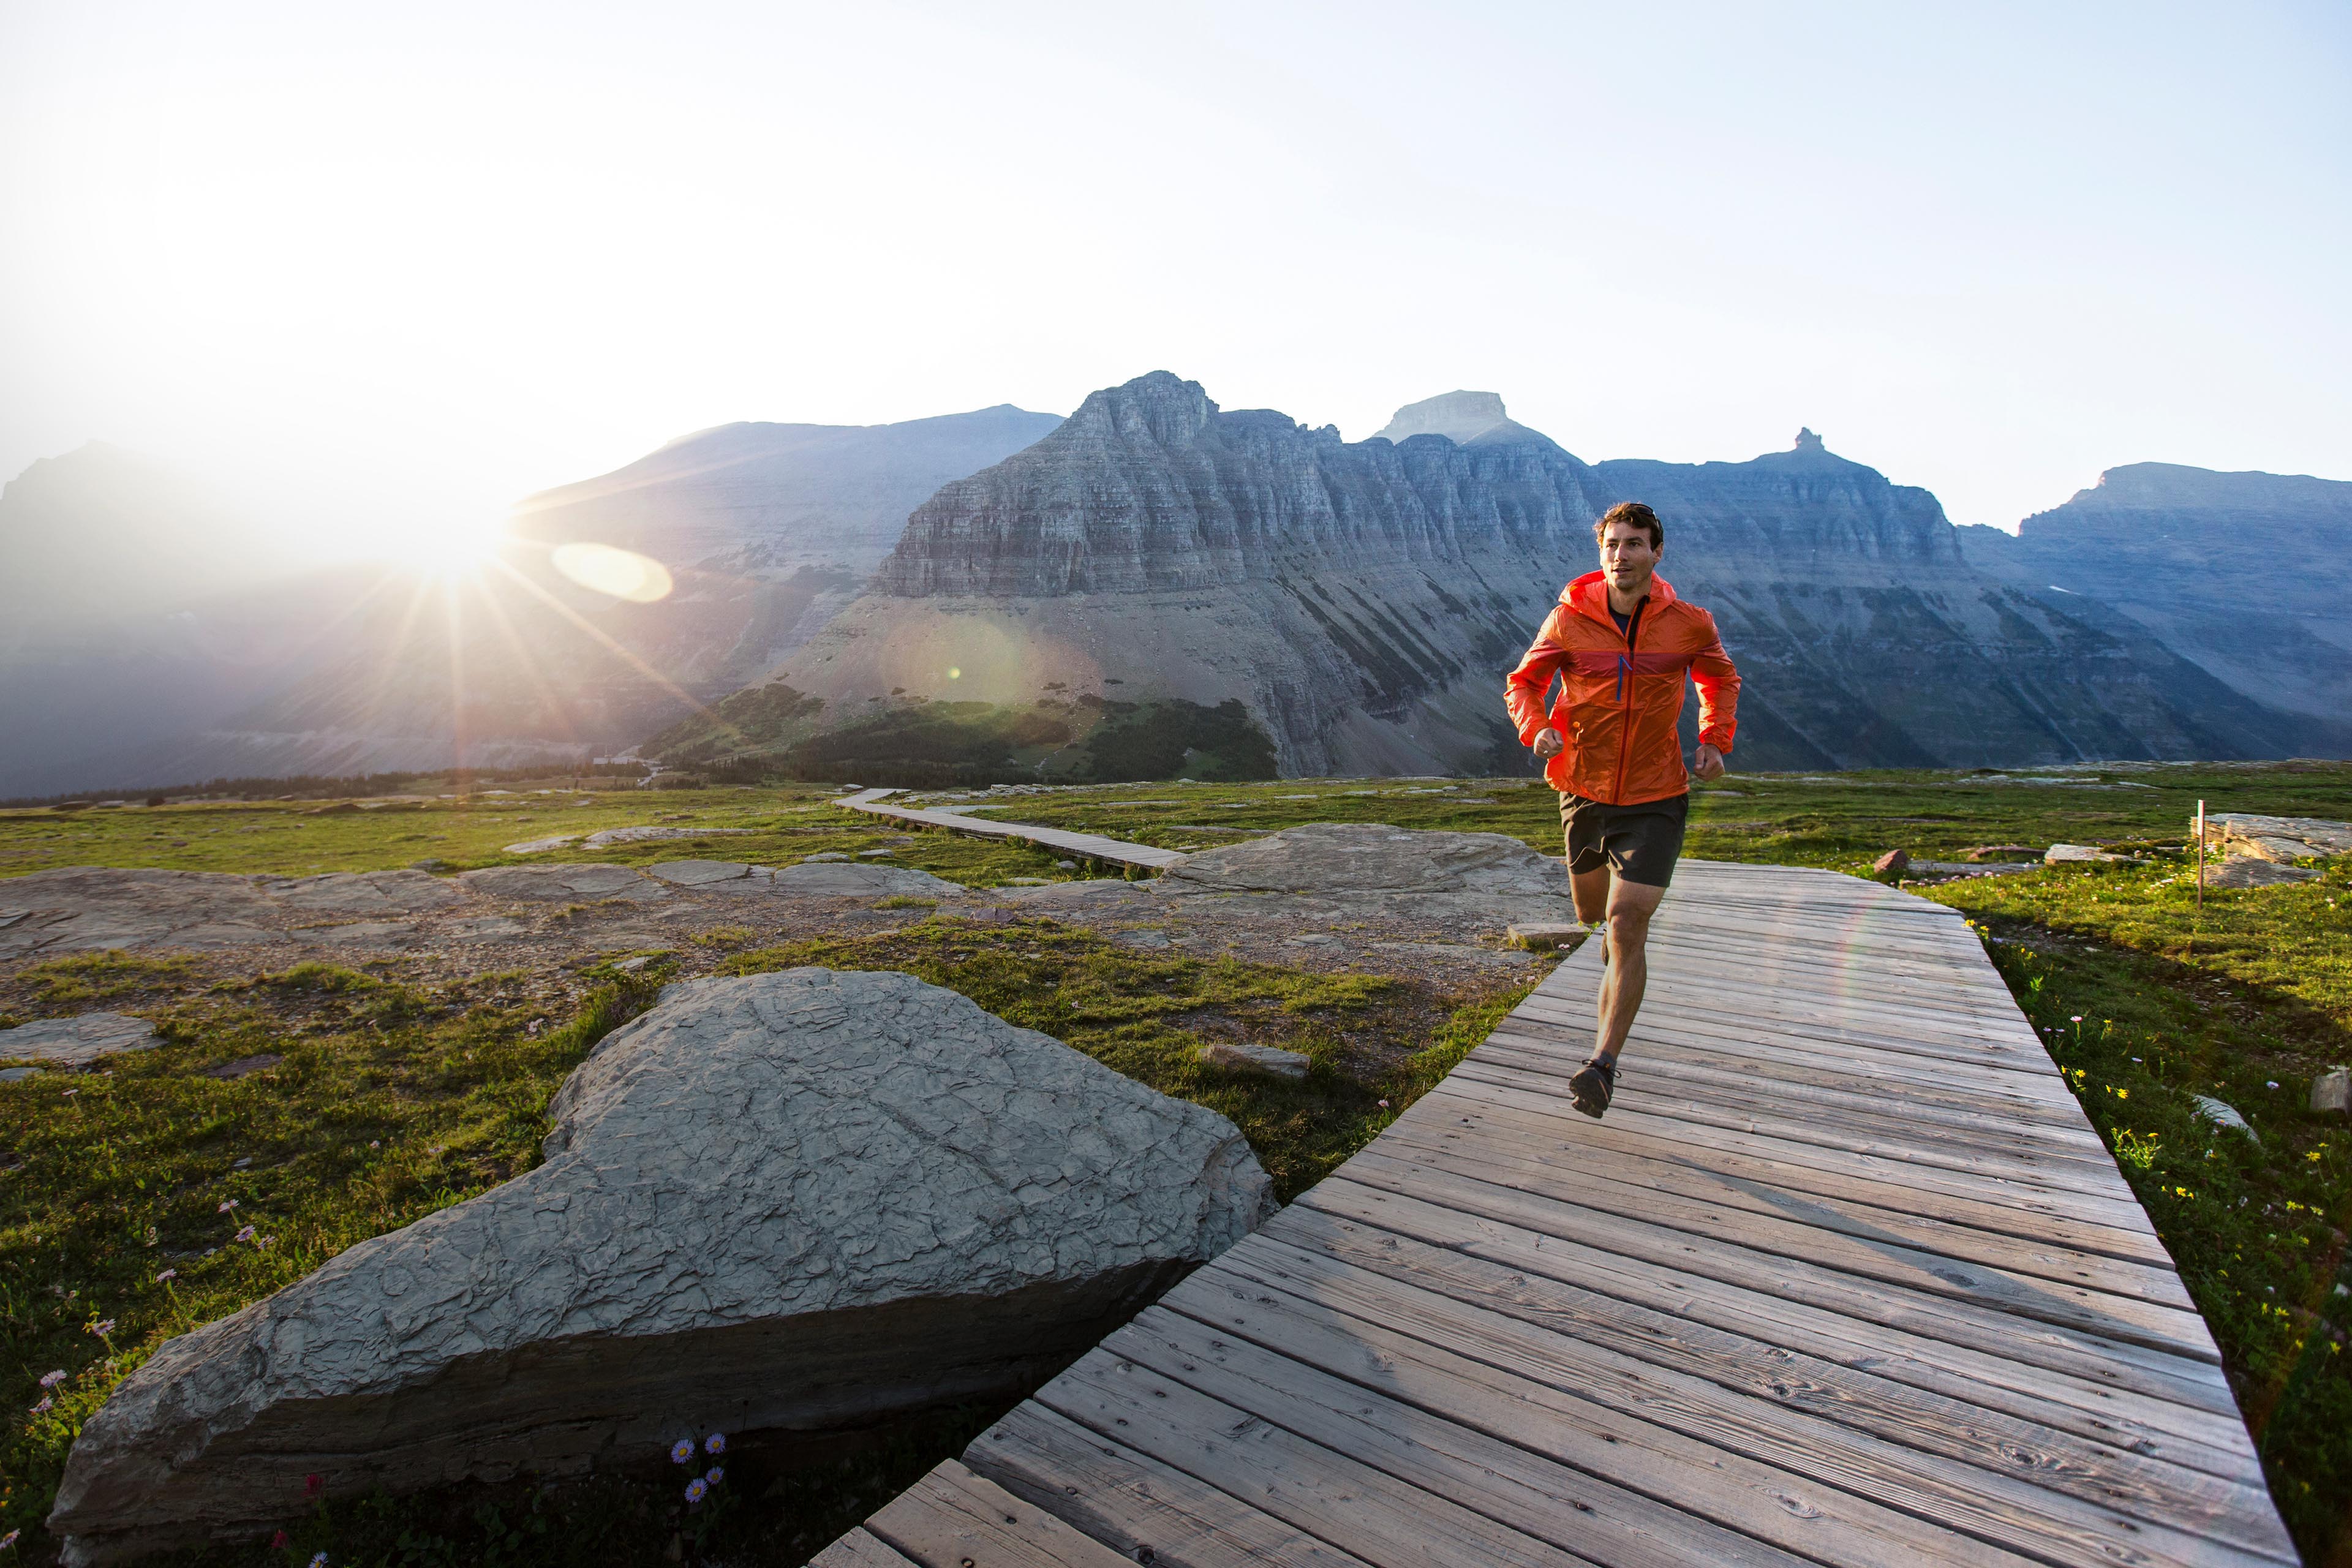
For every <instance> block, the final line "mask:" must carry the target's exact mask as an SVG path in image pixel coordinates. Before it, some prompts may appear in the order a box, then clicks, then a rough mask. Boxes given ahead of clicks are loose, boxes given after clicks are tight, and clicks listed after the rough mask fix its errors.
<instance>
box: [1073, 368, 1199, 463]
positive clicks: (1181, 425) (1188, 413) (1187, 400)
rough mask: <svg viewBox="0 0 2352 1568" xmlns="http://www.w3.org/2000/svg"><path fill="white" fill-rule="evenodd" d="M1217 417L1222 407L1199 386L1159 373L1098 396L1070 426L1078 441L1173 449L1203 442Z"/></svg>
mask: <svg viewBox="0 0 2352 1568" xmlns="http://www.w3.org/2000/svg"><path fill="white" fill-rule="evenodd" d="M1216 413H1217V405H1216V404H1214V403H1213V402H1212V401H1210V398H1209V395H1208V394H1207V393H1206V392H1204V391H1202V387H1201V384H1200V383H1199V382H1197V381H1186V380H1184V379H1183V378H1182V377H1181V376H1177V375H1173V374H1170V373H1169V372H1167V371H1164V370H1155V371H1153V372H1152V373H1151V374H1149V375H1139V376H1137V377H1136V378H1135V379H1134V380H1133V381H1130V382H1129V383H1127V384H1125V385H1123V386H1107V387H1105V388H1103V390H1101V391H1100V392H1097V393H1095V394H1093V395H1091V396H1089V397H1088V398H1087V400H1086V402H1084V403H1082V404H1080V405H1078V411H1077V412H1076V414H1073V415H1071V416H1070V418H1069V426H1068V428H1069V430H1070V434H1071V435H1073V436H1074V437H1075V436H1091V437H1096V438H1097V439H1100V438H1104V437H1108V438H1110V439H1113V440H1118V441H1126V442H1137V443H1141V444H1146V445H1150V446H1154V447H1169V448H1171V449H1172V448H1175V447H1189V446H1191V445H1192V443H1193V442H1194V441H1195V440H1198V439H1199V438H1200V435H1201V432H1202V431H1203V430H1205V429H1207V428H1208V426H1209V420H1210V419H1211V418H1212V417H1213V416H1214V415H1215V414H1216Z"/></svg>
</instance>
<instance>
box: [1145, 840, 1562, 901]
mask: <svg viewBox="0 0 2352 1568" xmlns="http://www.w3.org/2000/svg"><path fill="white" fill-rule="evenodd" d="M1157 887H1158V890H1159V891H1160V892H1161V893H1162V894H1164V895H1166V896H1170V897H1181V896H1183V895H1185V894H1188V893H1313V894H1325V895H1337V896H1341V897H1346V898H1349V899H1359V900H1361V899H1370V900H1391V901H1396V902H1401V903H1406V904H1411V905H1416V906H1421V907H1423V908H1427V909H1433V910H1437V909H1445V908H1458V909H1459V910H1462V911H1463V912H1464V913H1465V914H1467V913H1472V912H1476V913H1480V914H1484V913H1487V912H1489V911H1492V910H1495V909H1497V908H1507V909H1508V910H1510V911H1511V913H1512V914H1514V915H1516V916H1517V917H1519V918H1523V919H1527V920H1573V919H1574V918H1575V909H1574V900H1573V898H1572V896H1571V893H1570V885H1569V878H1568V872H1567V870H1566V868H1563V867H1562V866H1561V865H1560V863H1559V859H1558V858H1555V857H1552V856H1548V855H1538V854H1537V853H1536V852H1535V851H1534V850H1533V849H1530V848H1528V847H1527V846H1526V845H1525V844H1523V843H1521V842H1520V841H1519V840H1517V839H1516V838H1512V837H1507V835H1504V834H1500V833H1430V832H1422V831H1416V830H1413V829H1411V828H1403V827H1391V826H1388V825H1386V824H1384V823H1378V822H1318V823H1310V824H1308V825H1307V826H1304V827H1293V828H1289V829H1287V830H1286V831H1284V832H1281V833H1276V834H1271V835H1268V836H1267V837H1264V838H1253V839H1251V840H1249V841H1248V842H1247V843H1244V844H1229V845H1225V846H1223V847H1219V848H1215V849H1204V850H1202V851H1201V852H1199V853H1198V854H1194V855H1188V856H1186V857H1185V858H1183V859H1181V860H1180V861H1178V862H1177V863H1176V864H1175V865H1174V866H1172V867H1171V868H1169V869H1168V871H1167V873H1166V874H1165V875H1163V876H1162V877H1161V878H1160V880H1159V883H1158V884H1157Z"/></svg>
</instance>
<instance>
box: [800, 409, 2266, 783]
mask: <svg viewBox="0 0 2352 1568" xmlns="http://www.w3.org/2000/svg"><path fill="white" fill-rule="evenodd" d="M1427 426H1442V427H1444V428H1453V429H1464V430H1471V432H1472V438H1471V439H1470V440H1469V441H1468V442H1467V443H1466V444H1465V443H1464V442H1461V441H1457V440H1456V439H1454V438H1453V437H1451V436H1448V435H1445V434H1441V433H1436V432H1434V431H1427V432H1426V433H1421V434H1414V435H1411V436H1408V437H1406V438H1405V439H1404V440H1402V442H1399V441H1392V440H1390V439H1387V438H1385V437H1373V438H1371V439H1370V440H1367V441H1362V442H1357V443H1354V444H1349V443H1345V442H1342V441H1341V440H1340V439H1339V435H1338V433H1337V432H1336V431H1334V430H1331V429H1329V428H1328V427H1327V428H1323V429H1309V428H1307V426H1302V425H1299V424H1297V423H1296V422H1295V421H1293V420H1291V419H1289V418H1288V417H1286V416H1283V415H1280V414H1276V413H1272V412H1269V411H1265V410H1249V411H1239V412H1232V413H1228V412H1224V411H1223V410H1220V409H1219V408H1218V406H1217V405H1215V404H1214V403H1213V402H1212V401H1211V400H1210V399H1209V398H1208V396H1207V395H1206V394H1205V393H1204V392H1203V391H1202V388H1201V387H1200V386H1199V385H1197V384H1193V383H1191V382H1187V381H1182V380H1180V379H1179V378H1177V377H1175V376H1173V375H1170V374H1166V373H1164V372H1161V373H1155V374H1151V375H1148V376H1144V377H1141V378H1140V379H1139V380H1136V381H1133V382H1130V383H1129V384H1126V385H1124V386H1120V387H1115V388H1111V389H1108V390H1106V391H1103V392H1098V393H1097V394H1095V395H1093V396H1091V397H1089V398H1088V399H1087V402H1086V405H1084V406H1083V407H1082V408H1080V409H1079V410H1078V412H1077V413H1076V414H1075V415H1073V416H1071V417H1070V419H1069V420H1068V421H1067V422H1066V423H1065V424H1064V425H1063V426H1061V427H1060V428H1059V429H1057V430H1055V432H1054V434H1053V435H1051V436H1049V437H1046V438H1045V439H1044V440H1042V441H1040V442H1038V443H1037V444H1036V445H1035V446H1034V447H1030V448H1028V449H1027V450H1025V451H1024V452H1022V453H1020V454H1018V455H1017V456H1015V457H1013V458H1009V459H1007V460H1006V461H1004V462H1003V463H1000V464H998V465H996V466H995V467H994V468H989V469H987V470H985V471H983V472H981V473H977V474H974V475H972V476H971V478H969V479H961V480H958V481H957V482H955V483H953V484H950V485H949V486H948V487H946V488H945V489H942V490H941V491H940V493H939V494H938V495H937V496H935V497H933V498H932V499H931V500H929V501H927V502H926V503H925V504H924V505H923V506H921V507H920V508H919V509H917V510H916V511H915V513H914V515H913V517H912V518H910V519H909V520H908V525H907V529H906V532H905V535H904V537H902V538H901V539H900V540H899V542H898V547H897V549H896V550H894V551H893V552H891V554H890V556H889V557H888V559H887V560H886V561H885V562H884V563H883V564H882V567H881V569H880V571H879V572H878V573H877V576H876V579H875V584H874V588H873V591H871V592H870V593H868V594H866V595H864V596H863V597H861V598H859V599H858V600H857V601H856V603H855V604H853V605H850V606H849V607H848V608H847V609H846V610H845V611H844V612H843V613H842V615H841V616H838V617H837V618H836V619H835V621H834V622H833V623H832V624H831V625H829V626H826V627H825V628H824V631H822V632H821V633H819V634H818V635H817V636H816V637H814V638H813V639H812V640H811V641H810V642H809V643H808V645H807V646H806V647H803V648H802V649H801V650H800V651H799V652H798V653H796V654H795V655H793V657H792V658H790V659H789V660H787V661H786V662H785V664H784V665H783V666H782V668H780V669H779V670H778V671H777V672H775V679H779V680H781V681H782V682H783V683H785V684H786V685H787V686H788V687H789V688H790V689H792V690H793V691H794V692H795V693H796V694H798V695H800V696H802V697H808V698H815V699H819V700H823V701H824V703H825V708H824V710H823V711H824V714H825V715H826V716H825V717H824V719H823V720H820V721H814V722H817V723H820V724H835V723H839V722H844V721H848V720H849V719H851V718H860V719H866V718H868V717H870V715H872V714H873V713H874V712H875V711H877V707H878V708H884V709H887V707H889V706H890V705H892V704H897V705H899V706H906V705H908V704H914V703H920V702H924V701H934V702H937V701H965V702H979V703H988V704H1003V705H1020V704H1030V703H1035V702H1038V701H1040V700H1045V701H1046V702H1049V703H1050V702H1053V701H1056V700H1075V699H1076V698H1077V697H1081V696H1084V697H1094V698H1103V699H1111V700H1136V699H1142V698H1168V699H1175V700H1182V701H1185V702H1190V703H1195V704H1201V705H1203V706H1213V705H1215V704H1218V703H1221V702H1224V701H1228V700H1238V701H1239V702H1241V703H1242V704H1243V706H1244V708H1245V709H1246V710H1247V712H1248V713H1249V715H1250V716H1251V718H1252V719H1253V720H1254V721H1256V722H1257V723H1259V724H1261V725H1262V726H1263V727H1264V728H1265V731H1266V733H1267V734H1268V735H1269V737H1270V738H1271V739H1272V742H1273V743H1274V747H1275V750H1276V754H1277V756H1278V757H1279V760H1280V763H1281V766H1282V768H1283V771H1285V772H1286V773H1326V772H1339V773H1357V772H1364V773H1400V772H1401V773H1412V772H1438V771H1451V770H1458V769H1465V768H1468V769H1486V768H1497V767H1499V768H1505V769H1511V770H1517V769H1518V768H1521V767H1524V766H1525V765H1526V763H1525V762H1524V760H1523V759H1524V752H1521V751H1520V749H1519V748H1518V746H1517V741H1516V737H1514V736H1513V735H1512V734H1511V733H1510V732H1509V731H1508V730H1507V728H1506V727H1505V724H1504V721H1503V718H1502V706H1501V684H1502V677H1503V674H1504V672H1505V671H1506V670H1507V669H1508V668H1509V667H1510V666H1511V665H1512V664H1513V663H1514V662H1516V660H1517V657H1518V655H1519V654H1520V652H1521V651H1522V650H1523V649H1524V648H1525V647H1526V645H1527V643H1528V638H1529V637H1531V636H1532V635H1533V633H1534V631H1535V629H1536V628H1537V626H1538V625H1539V624H1540V622H1541V619H1542V617H1543V616H1544V614H1545V612H1546V611H1547V609H1548V608H1549V605H1551V604H1552V602H1553V601H1554V599H1555V597H1556V596H1557V595H1558V594H1559V590H1560V587H1561V585H1562V584H1564V583H1565V582H1566V581H1567V580H1568V579H1569V578H1570V577H1573V576H1575V575H1577V574H1580V573H1582V572H1584V571H1586V570H1589V569H1590V568H1591V565H1592V564H1593V563H1594V547H1593V544H1592V539H1591V520H1592V519H1593V518H1594V517H1595V516H1596V515H1598V513H1599V512H1601V510H1605V509H1606V508H1607V507H1608V506H1609V505H1611V504H1612V503H1613V502H1615V501H1618V500H1646V501H1649V502H1650V503H1651V504H1652V505H1654V506H1655V507H1656V508H1657V510H1659V512H1660V514H1661V516H1662V517H1664V519H1665V520H1666V525H1667V529H1668V537H1667V543H1666V553H1665V560H1664V566H1663V568H1662V571H1663V574H1664V575H1665V576H1666V577H1667V578H1668V579H1669V580H1670V581H1672V582H1673V583H1674V584H1675V586H1676V588H1677V590H1678V591H1680V592H1682V593H1684V594H1685V595H1687V596H1689V597H1691V598H1693V599H1695V600H1696V601H1697V602H1698V603H1699V604H1701V605H1706V607H1708V608H1709V609H1711V610H1713V611H1714V612H1715V614H1716V616H1717V622H1718V624H1719V625H1720V626H1721V627H1722V630H1723V633H1724V637H1725V640H1726V642H1727V646H1728V647H1729V648H1730V650H1731V652H1732V654H1733V657H1734V658H1737V659H1738V660H1739V661H1740V663H1741V666H1742V668H1743V670H1744V671H1745V672H1746V674H1747V676H1748V687H1747V689H1746V692H1745V694H1744V695H1743V700H1742V710H1741V716H1742V725H1741V735H1740V744H1739V758H1740V761H1741V763H1743V764H1744V765H1746V766H1749V767H1759V768H1765V767H1853V766H1870V765H1897V764H1915V765H1916V764H1951V765H1981V764H1992V763H2050V762H2058V761H2071V760H2080V759H2091V758H2112V757H2137V756H2208V757H2225V756H2248V755H2275V754H2281V753H2282V752H2285V751H2288V750H2292V749H2293V748H2294V740H2295V737H2296V735H2297V732H2298V731H2297V726H2296V725H2295V724H2294V722H2293V721H2290V720H2289V719H2287V718H2286V716H2285V715H2284V714H2282V713H2280V712H2278V711H2276V710H2272V709H2267V708H2264V707H2263V706H2261V705H2259V704H2252V703H2249V702H2248V701H2246V700H2244V699H2243V698H2242V696H2241V695H2239V694H2238V693H2236V692H2233V691H2232V690H2231V689H2229V688H2228V687H2226V686H2224V685H2223V684H2222V683H2221V681H2220V680H2218V679H2215V678H2213V677H2212V676H2211V675H2210V674H2208V673H2207V672H2206V671H2204V670H2202V669H2200V668H2197V667H2196V666H2195V665H2192V664H2190V663H2189V662H2188V661H2186V660H2184V659H2182V658H2179V657H2178V656H2177V655H2175V654H2173V653H2171V652H2169V651H2168V650H2167V649H2165V648H2164V647H2161V646H2159V645H2158V643H2157V642H2156V641H2155V640H2154V639H2153V638H2151V637H2148V636H2147V633H2146V632H2145V631H2144V630H2143V629H2142V628H2140V627H2139V626H2137V624H2135V623H2133V622H2130V621H2128V620H2125V619H2122V618H2120V617H2118V616H2115V615H2113V614H2112V613H2109V612H2106V611H2105V610H2102V609H2101V608H2099V607H2098V606H2097V605H2093V604H2089V603H2086V602H2084V601H2081V600H2070V599H2068V598H2067V597H2066V596H2065V595H2056V594H2051V593H2048V592H2036V591H2032V590H2030V589H2028V588H2026V587H2024V586H2022V585H2021V584H2014V583H2011V582H2006V581H2001V580H1997V579H1995V578H1992V577H1990V576H1988V575H1986V574H1983V573H1981V572H1979V571H1978V570H1975V569H1973V568H1972V567H1971V566H1970V565H1969V563H1968V561H1967V560H1965V559H1964V558H1963V556H1962V554H1961V550H1960V545H1959V542H1958V536H1957V533H1956V531H1955V530H1954V529H1953V528H1952V526H1951V525H1950V523H1949V522H1948V521H1947V520H1946V519H1945V517H1944V515H1943V510H1942V509H1941V507H1939V506H1938V505H1937V501H1936V500H1935V498H1934V497H1933V496H1931V495H1929V494H1928V493H1927V491H1925V490H1920V489H1911V488H1908V487H1906V486H1900V485H1894V484H1890V483H1888V482H1887V480H1886V479H1885V477H1884V476H1882V475H1880V474H1879V473H1877V472H1876V471H1875V470H1874V469H1871V468H1864V467H1863V466H1862V465H1860V464H1857V463H1851V462H1848V461H1846V460H1845V459H1843V458H1838V457H1836V456H1834V455H1833V454H1832V453H1830V452H1829V451H1828V450H1827V449H1826V448H1825V447H1823V446H1822V442H1821V440H1820V438H1819V437H1814V436H1813V435H1812V434H1811V432H1810V431H1808V432H1805V433H1804V434H1803V435H1802V436H1801V437H1800V438H1799V441H1798V444H1797V447H1796V448H1795V449H1794V450H1792V451H1789V452H1785V453H1779V454H1774V455H1770V456H1768V457H1764V458H1757V459H1755V460H1754V461H1752V462H1747V463H1706V464H1699V465H1684V464H1669V463H1650V462H1609V463H1601V464H1597V465H1595V464H1588V463H1585V462H1583V461H1581V460H1580V459H1579V458H1575V457H1573V456H1571V455H1570V454H1569V453H1568V452H1566V451H1564V450H1563V449H1561V448H1560V447H1559V446H1557V445H1556V444H1554V443H1553V442H1552V441H1550V440H1549V439H1548V438H1546V437H1542V436H1539V435H1538V434H1536V433H1535V432H1532V431H1527V430H1525V427H1524V426H1517V425H1514V424H1512V423H1511V422H1509V421H1508V420H1507V418H1506V417H1504V416H1502V413H1501V405H1500V401H1499V400H1498V399H1491V396H1490V395H1477V394H1453V395H1448V396H1447V397H1444V398H1438V399H1433V400H1431V402H1430V403H1427V404H1422V405H1414V406H1413V408H1412V409H1408V410H1405V411H1403V412H1402V414H1401V415H1400V416H1399V423H1398V424H1396V425H1392V426H1391V428H1392V429H1395V428H1407V427H1422V428H1424V429H1425V427H1427ZM1474 427H1475V428H1474ZM1514 433H1518V434H1514ZM1057 694H1059V695H1057Z"/></svg>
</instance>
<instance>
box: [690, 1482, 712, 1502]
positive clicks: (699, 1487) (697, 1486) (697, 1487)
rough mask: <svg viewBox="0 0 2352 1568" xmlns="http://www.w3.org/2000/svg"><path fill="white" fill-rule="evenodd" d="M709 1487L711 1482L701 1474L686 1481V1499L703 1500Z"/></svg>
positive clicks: (692, 1500)
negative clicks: (703, 1495)
mask: <svg viewBox="0 0 2352 1568" xmlns="http://www.w3.org/2000/svg"><path fill="white" fill-rule="evenodd" d="M709 1489H710V1483H709V1481H706V1480H704V1479H702V1478H701V1477H700V1476H697V1477H695V1478H694V1479H692V1480H690V1481H688V1482H687V1483H686V1500H687V1501H688V1502H700V1501H701V1500H702V1494H703V1493H705V1492H707V1491H709Z"/></svg>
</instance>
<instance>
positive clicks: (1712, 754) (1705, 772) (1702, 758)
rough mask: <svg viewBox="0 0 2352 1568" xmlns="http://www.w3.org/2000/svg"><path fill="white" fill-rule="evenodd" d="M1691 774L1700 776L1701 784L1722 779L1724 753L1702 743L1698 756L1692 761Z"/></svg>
mask: <svg viewBox="0 0 2352 1568" xmlns="http://www.w3.org/2000/svg"><path fill="white" fill-rule="evenodd" d="M1691 772H1692V773H1696V774H1697V775H1698V777H1699V780H1700V782H1701V783H1705V782H1706V781H1708V780H1711V779H1719V778H1721V777H1722V776H1723V753H1722V752H1718V751H1717V750H1716V749H1715V748H1714V747H1713V746H1710V745H1706V744H1705V743H1701V745H1700V746H1699V749H1698V754H1697V755H1696V756H1695V757H1693V758H1692V759H1691Z"/></svg>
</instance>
